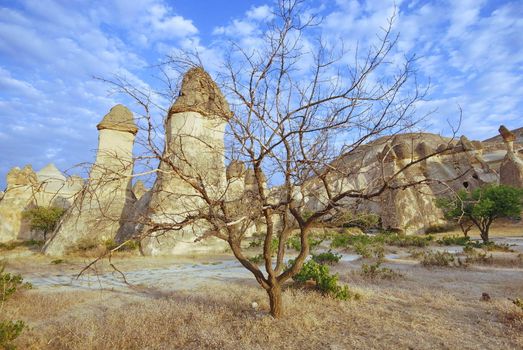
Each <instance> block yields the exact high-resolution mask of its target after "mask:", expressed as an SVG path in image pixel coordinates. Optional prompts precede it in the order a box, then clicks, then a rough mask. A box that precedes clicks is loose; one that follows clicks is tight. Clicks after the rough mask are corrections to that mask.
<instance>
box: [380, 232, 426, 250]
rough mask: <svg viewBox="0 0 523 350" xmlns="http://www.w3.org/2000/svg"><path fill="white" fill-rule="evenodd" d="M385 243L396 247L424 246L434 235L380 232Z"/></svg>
mask: <svg viewBox="0 0 523 350" xmlns="http://www.w3.org/2000/svg"><path fill="white" fill-rule="evenodd" d="M379 236H381V237H383V241H384V243H385V244H388V245H392V246H396V247H426V246H427V245H428V244H429V243H430V242H431V241H432V240H434V237H433V236H431V235H428V236H407V235H402V234H398V233H387V232H384V233H381V234H380V235H379Z"/></svg>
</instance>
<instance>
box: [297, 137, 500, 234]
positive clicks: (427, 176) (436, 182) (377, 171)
mask: <svg viewBox="0 0 523 350" xmlns="http://www.w3.org/2000/svg"><path fill="white" fill-rule="evenodd" d="M438 150H439V151H443V150H445V151H444V152H442V153H440V154H438V155H435V156H433V157H430V158H428V159H425V160H421V161H420V162H418V163H417V164H415V165H413V166H411V167H409V168H407V169H406V170H405V171H403V172H402V173H401V174H399V175H398V176H397V177H395V178H394V179H393V180H391V178H392V175H393V174H395V173H396V172H398V170H400V169H401V168H403V167H404V166H405V165H406V164H408V163H409V162H411V161H413V160H414V161H416V160H420V159H423V158H424V157H426V156H427V155H429V154H433V153H434V152H436V151H438ZM335 165H336V166H337V167H339V168H340V169H346V176H332V177H331V179H330V180H331V181H332V183H333V188H335V191H336V193H339V192H342V191H346V190H349V189H356V190H361V191H363V193H373V192H375V191H376V190H377V189H379V188H380V187H381V186H383V184H384V182H389V183H390V184H391V185H392V187H394V186H401V184H406V183H417V182H419V183H420V184H419V185H417V186H414V187H409V188H399V189H387V190H385V191H384V192H383V193H382V194H381V195H380V196H378V197H375V198H373V199H372V200H370V201H363V200H356V199H347V200H346V202H345V204H346V205H348V206H349V207H350V208H352V210H354V211H356V212H371V213H375V214H377V215H378V216H380V218H381V221H382V226H383V228H385V229H392V230H396V231H401V232H405V233H407V234H414V233H421V232H424V230H425V229H427V228H429V227H430V226H433V225H437V224H441V223H443V221H442V219H443V213H442V212H441V211H440V209H439V208H438V207H437V206H436V205H435V201H434V199H435V198H436V197H439V196H442V195H444V194H445V193H447V194H448V193H449V191H450V190H453V191H457V190H461V189H469V190H472V189H474V188H476V187H478V186H482V185H484V184H487V183H497V182H498V181H499V174H498V171H497V169H495V168H494V167H493V166H491V165H490V164H489V162H488V161H486V160H485V158H484V150H483V147H482V143H480V142H475V141H473V142H471V141H469V140H468V139H467V138H466V137H461V138H460V139H459V140H450V139H448V138H444V137H441V136H439V135H434V134H428V133H419V134H402V135H397V136H394V137H388V138H387V137H384V138H381V139H378V140H376V141H374V142H372V143H370V144H368V145H365V146H363V147H361V149H359V150H358V151H357V152H354V153H352V154H349V155H345V156H342V157H340V159H338V160H337V161H336V163H335ZM306 187H307V188H308V191H309V194H307V195H306V198H305V202H306V207H308V208H310V209H312V210H317V209H319V208H322V207H323V206H325V205H326V203H327V198H326V195H325V193H323V191H322V190H321V186H318V185H317V184H315V183H314V181H311V182H310V183H309V184H307V185H306Z"/></svg>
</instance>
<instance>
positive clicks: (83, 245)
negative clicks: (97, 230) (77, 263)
mask: <svg viewBox="0 0 523 350" xmlns="http://www.w3.org/2000/svg"><path fill="white" fill-rule="evenodd" d="M99 245H100V242H98V241H96V240H94V239H92V238H88V237H85V238H82V239H80V240H79V241H78V242H77V243H76V250H77V251H87V250H92V249H95V248H98V246H99Z"/></svg>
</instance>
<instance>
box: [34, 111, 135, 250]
mask: <svg viewBox="0 0 523 350" xmlns="http://www.w3.org/2000/svg"><path fill="white" fill-rule="evenodd" d="M97 128H98V130H99V135H98V150H97V153H96V160H95V163H94V165H93V167H92V168H91V172H90V174H89V180H88V181H87V183H86V184H85V186H84V187H83V189H82V191H81V192H80V194H79V195H78V196H77V198H76V199H75V201H74V203H73V205H72V206H71V207H70V208H69V210H68V211H67V213H66V214H65V216H64V219H63V220H62V221H61V222H60V224H59V226H58V227H57V229H56V230H55V232H54V233H53V236H52V238H51V239H50V241H49V242H48V243H47V244H46V245H45V246H44V252H45V253H46V254H48V255H63V254H64V253H66V252H67V251H68V250H70V249H75V247H76V245H77V244H78V242H80V241H89V242H92V243H99V242H102V241H104V240H108V239H112V238H114V236H115V235H116V232H117V231H118V228H119V226H120V223H121V220H122V215H123V213H124V210H125V208H126V207H127V206H129V205H132V202H134V200H135V197H134V195H133V194H132V187H131V175H132V170H133V154H132V151H133V145H134V138H135V136H136V133H137V132H138V127H137V126H136V124H135V122H134V118H133V114H132V113H131V111H129V110H128V109H127V108H126V107H125V106H123V105H121V104H119V105H116V106H114V107H113V108H111V110H110V111H109V113H107V114H106V115H105V117H104V118H103V119H102V121H101V122H100V123H99V124H98V126H97Z"/></svg>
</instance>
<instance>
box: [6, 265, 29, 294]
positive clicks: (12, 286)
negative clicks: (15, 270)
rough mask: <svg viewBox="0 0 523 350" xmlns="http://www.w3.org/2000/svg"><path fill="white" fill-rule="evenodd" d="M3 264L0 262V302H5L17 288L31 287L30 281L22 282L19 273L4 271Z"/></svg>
mask: <svg viewBox="0 0 523 350" xmlns="http://www.w3.org/2000/svg"><path fill="white" fill-rule="evenodd" d="M4 270H5V264H0V302H2V303H3V302H5V301H6V300H7V299H8V298H9V297H10V296H11V295H13V294H14V293H15V292H16V291H17V290H18V289H31V288H32V287H33V286H32V285H31V283H27V282H26V283H24V279H23V278H22V276H21V275H19V274H16V275H12V274H10V273H7V272H4Z"/></svg>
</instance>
